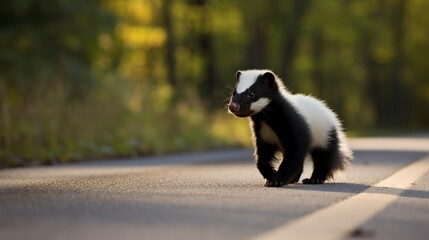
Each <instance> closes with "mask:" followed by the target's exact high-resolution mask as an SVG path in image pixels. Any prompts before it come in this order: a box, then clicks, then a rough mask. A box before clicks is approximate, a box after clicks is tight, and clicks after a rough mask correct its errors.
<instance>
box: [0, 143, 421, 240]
mask: <svg viewBox="0 0 429 240" xmlns="http://www.w3.org/2000/svg"><path fill="white" fill-rule="evenodd" d="M351 144H352V146H353V148H354V150H355V158H356V159H355V161H354V163H353V165H352V166H351V167H350V168H349V169H348V170H347V171H346V172H345V174H343V175H342V176H339V177H338V178H337V179H336V181H335V182H329V183H326V184H323V185H303V184H294V185H289V186H286V187H283V188H265V187H263V185H264V183H265V181H264V180H263V179H262V178H261V176H260V174H259V173H258V171H257V169H256V167H255V166H254V163H253V161H252V156H251V154H252V153H251V150H224V151H215V152H208V153H194V154H179V155H170V156H162V157H146V158H139V159H122V160H118V161H94V162H86V163H75V164H67V165H61V166H47V167H33V168H18V169H8V170H1V171H0V239H1V240H3V239H4V240H6V239H11V240H13V239H19V240H25V239H44V240H49V239H67V240H68V239H103V240H106V239H107V240H108V239H187V240H189V239H226V240H227V239H298V238H299V239H310V238H312V239H314V238H316V239H365V238H367V239H427V238H428V236H429V155H428V154H429V138H425V137H414V138H411V137H409V138H365V139H354V140H351ZM310 173H311V165H307V166H306V170H305V171H304V174H303V176H302V178H304V177H308V175H310Z"/></svg>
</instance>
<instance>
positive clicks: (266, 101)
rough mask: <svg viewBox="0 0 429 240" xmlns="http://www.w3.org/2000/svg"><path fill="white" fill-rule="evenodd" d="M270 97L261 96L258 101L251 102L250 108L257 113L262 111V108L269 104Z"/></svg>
mask: <svg viewBox="0 0 429 240" xmlns="http://www.w3.org/2000/svg"><path fill="white" fill-rule="evenodd" d="M270 101H271V100H270V99H268V98H260V99H258V101H256V102H252V103H251V104H250V110H252V111H254V112H255V113H257V112H260V111H261V110H262V109H264V108H265V107H266V106H267V105H268V104H270Z"/></svg>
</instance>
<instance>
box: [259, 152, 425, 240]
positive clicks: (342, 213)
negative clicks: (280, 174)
mask: <svg viewBox="0 0 429 240" xmlns="http://www.w3.org/2000/svg"><path fill="white" fill-rule="evenodd" d="M427 171H429V155H428V156H426V157H424V158H422V159H421V160H418V161H416V162H414V163H412V164H410V165H408V166H406V167H404V168H402V169H401V170H399V171H397V172H396V173H395V174H393V175H392V176H390V177H388V178H386V179H385V180H384V181H382V182H380V183H378V184H376V185H373V186H371V187H370V188H368V189H367V190H366V191H364V192H362V193H360V194H358V195H355V196H353V197H351V198H349V199H347V200H344V201H342V202H340V203H338V204H334V205H332V206H330V207H327V208H324V209H321V210H319V211H316V212H314V213H312V214H309V215H307V216H304V217H302V218H300V219H297V220H295V221H292V222H290V223H288V224H285V225H283V226H280V227H278V228H275V229H273V230H271V231H269V232H266V233H263V234H262V235H259V236H257V237H256V238H254V240H273V239H300V240H305V239H312V240H313V239H314V238H315V237H316V238H317V239H318V240H324V239H329V240H334V239H342V238H344V237H346V236H347V235H348V234H350V232H351V231H352V230H354V229H356V228H357V227H359V226H360V225H362V224H363V223H364V222H366V221H368V220H369V219H371V218H372V217H373V216H375V215H376V214H377V213H379V212H380V211H382V210H383V209H385V208H386V207H387V206H388V205H389V204H391V203H392V202H393V201H395V200H396V199H397V198H398V197H399V195H400V194H401V192H403V191H404V190H406V189H408V188H410V187H411V186H412V184H413V183H414V182H415V181H416V180H418V179H419V178H420V177H422V176H423V175H424V174H425V173H426V172H427Z"/></svg>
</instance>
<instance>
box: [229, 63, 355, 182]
mask: <svg viewBox="0 0 429 240" xmlns="http://www.w3.org/2000/svg"><path fill="white" fill-rule="evenodd" d="M236 79H237V85H236V87H235V88H234V92H233V94H232V96H231V100H230V102H229V104H228V109H229V113H232V114H234V115H235V116H237V117H249V118H250V126H251V131H252V134H253V143H254V147H255V153H254V157H255V160H256V166H257V168H258V170H259V171H260V173H261V174H262V176H263V177H264V178H265V179H267V182H266V184H265V186H266V187H281V186H284V185H286V184H290V183H296V182H298V181H299V179H300V177H301V174H302V171H303V167H304V160H305V158H306V157H307V155H311V159H312V160H313V166H314V168H313V173H312V175H311V177H310V178H306V179H304V180H303V183H304V184H322V183H324V182H325V181H326V180H331V179H333V177H334V174H335V173H336V172H337V171H339V170H344V169H345V167H346V166H347V165H348V164H349V163H350V162H351V161H352V159H353V154H352V151H351V150H350V148H349V147H348V145H347V142H346V137H345V134H344V132H343V129H342V126H341V123H340V121H339V120H338V117H337V115H336V114H335V113H334V112H333V111H332V110H331V109H329V108H328V107H327V106H326V105H325V104H324V103H323V102H322V101H320V100H318V99H316V98H314V97H311V96H305V95H301V94H292V93H290V92H289V91H287V89H286V87H285V86H284V85H283V82H282V81H281V79H280V78H279V77H278V76H277V75H276V74H274V73H273V72H272V71H270V70H245V71H237V73H236ZM276 160H281V162H280V165H279V166H278V169H277V170H276V169H275V166H276V162H277V161H276Z"/></svg>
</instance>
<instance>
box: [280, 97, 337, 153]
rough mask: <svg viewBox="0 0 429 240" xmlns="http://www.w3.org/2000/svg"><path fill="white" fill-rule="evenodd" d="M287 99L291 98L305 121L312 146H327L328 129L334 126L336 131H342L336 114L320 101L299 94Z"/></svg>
mask: <svg viewBox="0 0 429 240" xmlns="http://www.w3.org/2000/svg"><path fill="white" fill-rule="evenodd" d="M287 99H290V100H292V101H291V102H292V103H293V104H294V105H295V107H296V108H297V110H298V112H299V113H300V114H301V115H302V116H303V117H304V118H305V120H306V121H307V123H308V125H309V127H310V131H311V136H312V141H311V146H312V147H327V144H328V142H329V141H328V140H329V134H330V131H331V130H333V129H334V128H335V129H336V130H337V132H340V131H342V129H341V123H340V122H339V121H338V118H337V116H336V115H335V113H334V112H333V111H332V110H331V109H329V108H328V107H327V106H326V105H325V104H324V103H323V102H322V101H320V100H318V99H316V98H314V97H311V96H305V95H301V94H296V95H289V96H288V97H287ZM341 140H342V139H341Z"/></svg>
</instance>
